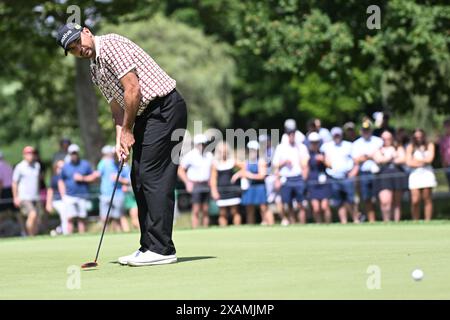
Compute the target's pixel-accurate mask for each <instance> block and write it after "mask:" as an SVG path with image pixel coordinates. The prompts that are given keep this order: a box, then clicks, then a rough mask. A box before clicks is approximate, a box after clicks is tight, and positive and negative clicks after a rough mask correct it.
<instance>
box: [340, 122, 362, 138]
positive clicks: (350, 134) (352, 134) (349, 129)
mask: <svg viewBox="0 0 450 320" xmlns="http://www.w3.org/2000/svg"><path fill="white" fill-rule="evenodd" d="M342 128H343V129H344V139H345V140H347V141H350V142H353V141H355V140H356V139H358V136H357V133H356V130H355V123H354V122H351V121H349V122H346V123H345V124H344V126H343V127H342Z"/></svg>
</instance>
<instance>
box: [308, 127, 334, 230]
mask: <svg viewBox="0 0 450 320" xmlns="http://www.w3.org/2000/svg"><path fill="white" fill-rule="evenodd" d="M308 142H309V162H308V166H309V174H308V180H307V194H308V199H309V201H310V202H311V208H312V211H313V217H314V220H315V221H316V222H317V223H321V222H325V223H331V209H330V203H329V200H328V199H329V198H331V185H330V183H329V181H328V177H327V174H326V172H325V169H326V166H325V156H324V154H323V153H322V152H321V151H320V145H321V142H322V137H321V136H320V134H319V133H318V132H315V131H313V132H311V133H310V134H308Z"/></svg>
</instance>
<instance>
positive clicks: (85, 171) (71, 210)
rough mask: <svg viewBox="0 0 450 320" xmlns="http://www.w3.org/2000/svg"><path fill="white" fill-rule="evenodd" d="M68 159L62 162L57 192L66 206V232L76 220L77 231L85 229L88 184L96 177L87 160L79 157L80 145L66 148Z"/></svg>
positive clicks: (70, 231) (70, 230) (81, 231)
mask: <svg viewBox="0 0 450 320" xmlns="http://www.w3.org/2000/svg"><path fill="white" fill-rule="evenodd" d="M68 152H69V155H70V161H69V162H67V163H65V164H64V167H63V168H62V170H61V176H60V179H59V182H58V188H59V193H60V194H61V197H62V199H63V201H64V205H65V207H66V210H67V211H66V214H67V217H68V228H67V232H68V233H72V232H73V222H74V220H75V219H77V220H78V224H77V226H78V232H79V233H84V232H85V231H86V222H85V219H86V218H87V204H88V199H89V184H90V183H92V182H94V181H95V180H96V179H97V174H96V173H95V172H94V171H93V170H92V168H91V165H90V164H89V162H88V161H86V160H83V159H81V158H80V155H79V153H80V147H78V146H77V145H76V144H71V145H70V146H69V149H68Z"/></svg>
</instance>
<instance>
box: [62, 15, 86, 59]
mask: <svg viewBox="0 0 450 320" xmlns="http://www.w3.org/2000/svg"><path fill="white" fill-rule="evenodd" d="M82 30H83V28H81V26H80V25H79V24H76V23H68V24H66V25H64V26H62V27H61V28H59V30H58V36H57V37H56V41H57V42H58V44H59V45H60V46H61V47H62V48H63V49H64V53H65V54H66V56H67V47H68V46H69V44H70V43H72V42H73V41H75V40H78V38H80V34H81V31H82Z"/></svg>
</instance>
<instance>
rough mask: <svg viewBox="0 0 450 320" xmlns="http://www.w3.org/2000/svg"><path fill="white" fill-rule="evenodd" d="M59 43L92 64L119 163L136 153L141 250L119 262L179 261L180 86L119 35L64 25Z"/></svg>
mask: <svg viewBox="0 0 450 320" xmlns="http://www.w3.org/2000/svg"><path fill="white" fill-rule="evenodd" d="M57 43H58V45H59V46H60V47H62V48H63V50H64V53H65V54H67V53H70V54H72V55H73V56H75V57H77V58H81V59H89V60H90V62H91V64H90V68H91V75H92V80H93V83H94V84H95V85H96V86H97V87H98V88H99V89H100V91H101V92H102V94H103V95H104V96H105V98H106V99H107V101H108V103H109V105H110V108H111V111H112V114H113V118H114V122H115V126H116V141H117V143H116V154H117V156H118V158H119V159H123V160H124V161H125V162H126V161H127V160H128V158H129V157H130V152H131V149H133V167H132V173H131V178H132V179H131V181H132V185H133V190H134V193H135V195H136V201H137V203H138V207H139V220H140V224H141V226H140V227H141V237H140V247H139V249H138V250H137V251H135V252H133V253H132V254H130V255H128V256H123V257H120V258H119V259H118V260H119V263H120V264H129V265H134V266H136V265H139V266H144V265H153V264H167V263H173V262H176V261H177V258H176V250H175V245H174V243H173V240H172V230H173V215H174V206H175V195H174V194H175V193H174V191H175V183H176V177H177V175H176V173H177V169H178V160H179V159H178V158H179V152H177V153H173V154H172V150H173V149H174V148H175V147H176V146H177V145H178V144H179V143H180V142H181V141H182V140H183V136H184V134H177V137H179V138H178V140H177V141H173V139H172V136H173V135H172V133H173V132H175V131H176V130H178V129H180V130H185V129H186V125H187V108H186V103H185V101H184V99H183V97H182V96H181V94H180V93H179V92H178V91H177V90H176V81H175V80H174V79H173V78H171V77H170V76H169V75H168V74H167V73H166V72H165V71H164V70H163V69H162V68H161V67H160V66H159V65H158V64H157V63H156V62H155V60H154V59H153V58H152V57H150V56H149V55H148V54H147V53H146V52H145V51H144V50H143V49H142V48H140V47H139V46H138V45H137V44H136V43H134V42H133V41H131V40H129V39H127V38H125V37H123V36H121V35H118V34H106V35H102V36H95V35H94V34H93V33H92V32H91V30H89V28H87V27H82V26H80V25H77V24H66V25H64V26H62V27H61V28H60V29H59V30H58V35H57ZM177 132H178V131H177ZM172 156H173V158H172Z"/></svg>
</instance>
